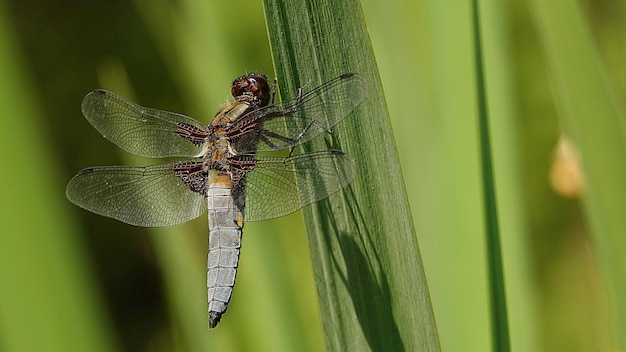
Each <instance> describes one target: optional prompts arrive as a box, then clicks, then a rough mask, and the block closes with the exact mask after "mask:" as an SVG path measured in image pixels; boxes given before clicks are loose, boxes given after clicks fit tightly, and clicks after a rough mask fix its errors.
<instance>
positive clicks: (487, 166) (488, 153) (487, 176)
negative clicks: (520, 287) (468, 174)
mask: <svg viewBox="0 0 626 352" xmlns="http://www.w3.org/2000/svg"><path fill="white" fill-rule="evenodd" d="M472 5H473V11H472V22H473V30H474V53H475V56H474V59H475V62H474V64H475V65H476V86H477V87H476V92H477V93H478V96H477V99H478V104H477V105H478V122H479V133H480V154H481V164H482V180H483V201H484V206H485V231H486V243H487V267H488V271H489V294H490V303H491V329H492V332H491V334H492V336H491V337H492V343H493V349H494V350H495V351H509V350H510V349H511V347H510V342H509V324H508V317H507V307H506V293H505V288H504V273H503V272H504V270H503V268H502V250H501V245H500V229H499V225H498V207H497V204H496V185H495V181H494V174H493V172H494V170H493V161H492V154H493V152H492V150H491V140H490V137H489V116H488V113H487V90H486V87H485V78H484V74H485V73H484V67H483V54H482V40H481V33H480V16H479V15H480V14H479V8H478V0H473V1H472Z"/></svg>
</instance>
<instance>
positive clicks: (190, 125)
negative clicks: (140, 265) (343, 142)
mask: <svg viewBox="0 0 626 352" xmlns="http://www.w3.org/2000/svg"><path fill="white" fill-rule="evenodd" d="M307 86H308V85H305V86H304V87H301V88H299V89H298V91H297V94H296V97H295V98H293V99H290V100H286V101H283V102H281V103H276V102H275V101H274V100H275V95H276V84H275V83H274V84H273V85H270V84H269V83H268V78H267V76H266V75H264V74H261V73H258V74H257V73H250V74H246V75H243V76H241V77H238V78H237V79H235V80H234V81H233V83H232V86H231V94H232V96H233V98H232V99H231V101H229V102H228V103H227V104H226V106H225V107H224V108H223V109H221V110H220V111H218V112H217V114H216V115H215V116H214V117H213V118H212V120H211V121H210V123H209V124H208V125H205V124H203V123H201V122H199V121H197V120H195V119H193V118H191V117H189V116H186V115H182V114H178V113H173V112H168V111H163V110H156V109H151V108H147V107H143V106H141V105H138V104H136V103H133V102H131V101H128V100H126V99H124V98H122V97H121V96H119V95H116V94H114V93H112V92H109V91H106V90H101V89H98V90H94V91H92V92H90V93H89V94H87V95H86V96H85V98H84V99H83V102H82V105H81V108H82V112H83V115H84V116H85V118H86V119H87V120H88V121H89V123H91V125H92V126H93V127H94V128H95V129H96V130H97V131H98V132H99V133H100V134H102V135H103V136H104V137H105V138H107V139H108V140H109V141H111V142H113V143H114V144H116V145H117V146H118V147H120V148H121V149H123V150H124V151H126V152H129V153H131V154H135V155H138V156H142V157H148V158H174V160H173V161H167V162H164V163H161V164H156V165H150V166H143V167H137V166H98V167H89V168H86V169H83V170H81V171H79V172H78V174H77V175H76V176H74V177H73V178H72V179H71V180H70V181H69V183H68V185H67V188H66V196H67V198H68V199H69V200H70V201H71V202H73V203H74V204H76V205H78V206H79V207H82V208H84V209H86V210H88V211H91V212H93V213H96V214H99V215H103V216H106V217H110V218H113V219H116V220H119V221H121V222H124V223H127V224H130V225H135V226H142V227H166V226H173V225H179V224H182V223H185V222H187V221H189V220H192V219H194V218H197V217H198V216H200V215H202V214H204V213H208V227H209V250H208V259H207V295H208V324H209V328H214V327H216V326H217V324H218V323H219V322H220V320H221V318H222V315H223V314H224V313H225V312H226V309H227V307H228V304H229V303H230V299H231V295H232V291H233V287H234V284H235V276H236V274H237V267H238V263H239V255H240V249H241V239H242V235H243V226H244V222H246V221H261V220H267V219H272V218H276V217H280V216H284V215H287V214H290V213H293V212H295V211H297V210H299V209H300V208H302V207H304V206H306V205H308V204H311V203H314V202H317V201H319V200H322V199H324V198H326V197H328V196H329V195H331V194H333V193H335V192H337V191H339V190H341V189H342V188H344V187H346V186H347V185H348V184H349V183H351V182H352V180H353V179H354V178H355V177H356V166H355V162H354V161H353V159H352V158H350V156H348V155H347V154H346V153H344V152H342V151H340V150H335V149H329V150H318V151H313V152H307V153H301V154H295V155H294V153H293V151H294V149H295V147H297V146H299V145H301V144H303V143H306V142H308V141H310V140H311V139H313V138H315V137H316V136H318V135H320V134H328V133H331V132H332V130H331V128H332V127H333V126H335V125H336V124H337V123H338V122H339V121H341V120H342V119H344V118H345V117H346V116H347V115H349V114H350V113H351V112H352V111H353V110H354V109H355V108H356V107H357V106H358V105H359V104H360V102H361V101H362V100H363V98H364V96H365V81H364V79H363V77H362V76H360V75H359V74H355V73H346V74H343V75H340V76H338V77H336V78H334V79H332V80H330V81H328V82H326V83H324V84H322V85H320V86H318V87H316V88H312V89H310V90H307V89H306V88H307ZM280 150H289V155H287V156H285V155H284V154H287V153H283V155H279V154H280V153H277V152H276V151H280Z"/></svg>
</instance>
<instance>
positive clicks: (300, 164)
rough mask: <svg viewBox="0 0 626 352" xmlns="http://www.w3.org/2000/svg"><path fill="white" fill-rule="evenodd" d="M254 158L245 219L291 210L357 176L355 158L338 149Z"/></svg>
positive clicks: (330, 192) (342, 185)
mask: <svg viewBox="0 0 626 352" xmlns="http://www.w3.org/2000/svg"><path fill="white" fill-rule="evenodd" d="M255 158H256V159H257V162H256V165H255V167H254V169H253V170H252V171H251V172H249V173H248V174H247V176H246V187H245V194H246V209H245V219H246V220H248V221H260V220H266V219H272V218H276V217H280V216H284V215H287V214H290V213H293V212H294V211H296V210H298V209H300V208H302V207H303V206H305V205H307V204H311V203H313V202H316V201H318V200H322V199H324V198H326V197H328V196H329V195H330V194H332V193H334V192H336V191H338V190H340V189H342V188H343V187H345V186H346V185H348V184H349V183H350V182H352V180H353V179H354V177H355V176H356V167H355V163H354V161H353V160H352V159H351V158H350V157H349V156H348V155H346V154H345V153H343V152H341V151H338V150H325V151H320V152H314V153H308V154H301V155H296V156H292V157H288V158H284V157H271V156H256V157H255Z"/></svg>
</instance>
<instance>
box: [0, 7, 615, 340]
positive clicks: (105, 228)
mask: <svg viewBox="0 0 626 352" xmlns="http://www.w3.org/2000/svg"><path fill="white" fill-rule="evenodd" d="M362 3H363V8H364V14H365V18H366V20H367V24H368V30H369V35H370V36H371V39H372V42H373V44H374V50H375V53H376V57H377V61H378V65H379V69H380V74H381V79H382V82H383V86H384V88H385V98H386V100H387V103H388V107H389V111H390V115H391V118H392V126H393V132H394V136H395V138H396V145H397V147H398V153H399V156H400V159H401V165H402V171H403V176H404V180H405V184H406V188H407V192H408V195H409V199H410V202H411V210H412V214H413V220H414V223H415V226H416V228H417V236H418V241H419V244H420V250H421V253H422V258H423V260H424V267H425V270H426V277H427V279H428V283H429V288H430V295H431V298H432V302H433V307H434V313H435V317H436V321H437V327H438V330H439V337H440V341H441V345H442V349H443V350H449V351H459V350H472V351H482V350H487V349H488V348H489V340H490V338H489V335H488V334H489V331H490V330H489V329H488V324H489V322H488V316H489V314H488V305H487V301H486V299H487V294H486V282H485V270H484V265H485V264H484V253H483V247H484V243H483V242H484V239H483V225H482V219H483V216H482V213H481V209H482V208H481V205H480V204H481V203H480V202H481V198H480V188H479V187H480V182H479V171H478V170H479V168H478V150H477V133H476V127H477V124H476V118H475V114H476V106H475V92H474V87H475V84H474V81H473V77H474V72H473V70H474V62H473V56H472V50H471V45H472V44H471V43H472V42H471V35H470V30H471V25H470V19H471V17H470V12H469V10H470V7H469V6H470V4H469V2H467V3H465V2H463V3H460V2H458V1H454V2H452V1H436V0H420V1H417V2H406V1H375V0H363V1H362ZM537 3H538V2H534V3H531V4H532V5H533V7H529V3H527V2H525V1H520V0H509V1H506V2H500V1H484V2H482V3H481V10H482V14H481V19H482V21H483V23H482V28H483V36H484V45H485V47H484V49H485V70H486V76H487V90H488V96H487V100H488V103H489V109H490V116H491V123H492V125H491V136H492V138H493V146H494V157H495V174H496V186H497V196H498V208H499V215H500V224H501V230H502V234H503V256H504V261H505V280H506V284H507V298H508V303H509V320H510V328H511V329H510V330H511V341H512V346H513V349H514V350H519V351H541V350H543V351H602V350H611V349H612V348H614V347H615V345H614V341H616V337H619V336H626V332H624V331H619V330H614V331H611V327H612V323H613V321H614V320H613V319H612V318H613V317H612V316H611V314H610V312H612V311H613V308H612V306H611V304H612V303H611V301H609V300H608V299H607V297H614V296H615V292H613V293H609V292H608V291H607V289H606V287H605V285H604V283H605V282H606V277H607V276H605V274H607V273H608V272H611V271H613V270H611V267H610V265H611V261H610V260H609V261H606V260H605V258H603V257H602V256H603V255H604V254H605V253H603V252H602V251H596V249H598V248H607V244H606V243H607V242H603V243H602V245H601V246H597V244H598V242H597V239H598V238H599V237H597V236H596V235H597V233H594V232H593V231H596V232H597V231H598V229H602V226H598V225H597V221H598V220H597V218H594V220H593V221H591V222H589V218H588V217H587V215H588V214H590V212H589V210H588V209H589V208H588V206H587V205H588V203H585V205H586V206H585V207H582V206H581V205H582V203H583V201H584V200H583V199H585V198H584V195H586V194H587V193H585V192H586V191H587V189H586V187H589V186H592V185H593V184H587V183H585V176H586V175H585V168H584V167H587V166H589V165H590V164H589V163H586V162H585V159H584V158H582V159H579V158H577V157H563V153H562V152H559V150H560V148H561V147H558V146H559V145H562V142H559V141H562V140H563V138H567V139H568V140H569V141H570V143H572V144H573V148H572V150H574V151H575V150H577V148H580V147H581V146H580V145H578V144H577V138H580V137H579V136H570V135H568V134H569V133H571V131H570V130H569V129H568V130H565V131H564V128H563V124H562V122H561V121H563V120H564V119H565V118H567V116H568V115H567V114H568V113H569V112H568V111H567V109H566V108H565V107H564V105H563V100H562V99H563V97H564V96H567V95H563V93H564V92H563V89H562V88H561V86H560V85H559V83H557V82H558V79H562V77H561V78H559V77H558V76H557V75H556V72H559V71H558V70H556V69H555V66H554V65H560V64H559V61H558V60H555V59H554V57H553V56H551V55H552V54H554V53H552V54H550V55H547V53H548V52H549V51H547V50H546V48H549V46H548V45H549V43H548V42H546V39H549V38H546V35H547V34H548V33H546V32H545V31H546V30H547V28H550V26H547V25H546V22H545V21H558V20H559V18H561V17H559V16H557V17H556V18H551V17H546V12H543V11H546V10H545V9H543V8H542V7H541V6H539V5H537ZM559 3H560V4H561V6H577V9H578V10H580V14H581V15H582V17H581V18H580V23H582V24H583V25H584V29H585V30H588V32H586V33H588V34H589V37H588V38H586V39H585V40H586V41H587V42H589V43H591V45H590V46H589V47H586V50H592V51H593V53H594V56H596V57H597V60H598V61H597V64H598V65H600V68H601V71H602V72H603V73H602V77H600V80H602V81H603V82H605V83H606V85H607V87H608V88H609V90H610V91H611V92H612V93H613V94H614V96H613V99H614V100H615V101H616V102H617V106H618V108H619V109H621V111H624V109H626V103H625V101H626V99H625V97H626V70H624V64H623V63H624V62H625V61H626V57H625V56H624V53H625V52H626V38H625V37H626V34H625V33H626V8H625V5H624V3H623V2H619V1H609V0H603V1H593V2H591V1H589V2H584V1H576V2H573V1H572V2H567V1H561V2H559ZM563 13H566V12H563ZM562 17H564V16H562ZM553 24H555V23H553ZM555 25H556V24H555ZM572 33H579V32H578V31H576V32H574V31H572ZM574 42H576V41H575V40H574ZM346 45H349V43H347V44H346ZM574 60H576V57H571V61H574ZM582 67H584V66H582ZM249 71H263V72H265V73H267V74H269V75H270V76H273V69H272V63H271V56H270V50H269V45H268V40H267V32H266V25H265V23H264V17H263V9H262V4H261V3H260V2H259V1H255V2H245V3H243V2H206V1H192V0H181V1H160V2H151V1H147V0H136V1H135V2H132V3H129V2H124V1H117V0H114V1H106V2H102V1H100V2H97V1H75V2H67V1H66V2H31V1H4V2H2V4H1V5H0V111H1V112H2V114H1V115H2V121H3V125H2V126H3V129H2V138H0V147H2V148H1V150H0V156H1V158H0V161H1V162H2V168H1V169H0V170H2V172H1V173H0V190H1V191H2V193H1V197H0V214H2V215H1V216H0V219H2V222H1V224H0V280H1V281H0V349H1V350H3V351H25V350H35V349H38V350H55V349H56V350H63V351H69V350H71V348H74V349H75V350H81V351H83V350H98V349H100V350H103V351H104V350H106V351H111V350H116V349H117V350H128V351H141V350H149V351H169V350H206V349H209V348H211V349H221V350H229V349H231V350H246V349H247V350H253V349H254V350H259V349H267V350H284V351H290V350H303V349H310V350H320V349H323V346H324V342H323V340H322V339H323V335H322V331H321V324H320V320H319V319H320V318H319V316H318V310H317V303H316V299H317V297H316V292H315V289H314V285H313V279H312V269H311V264H310V261H309V255H308V248H307V243H306V237H305V234H304V233H303V228H304V227H303V225H301V220H300V215H298V214H296V215H293V216H291V217H288V218H285V219H278V220H273V221H269V222H262V223H250V224H246V228H245V233H246V236H244V244H243V252H242V258H241V270H240V272H239V274H238V277H237V286H236V289H235V292H234V297H233V301H232V305H231V307H230V308H229V311H228V313H227V314H226V315H225V316H224V320H223V322H222V323H221V324H220V326H219V327H218V328H217V329H216V330H213V331H208V330H207V329H206V312H205V305H204V304H205V303H204V299H205V298H204V297H205V296H204V295H205V274H204V273H205V255H206V235H207V229H206V218H204V217H202V218H200V219H198V220H196V221H193V222H191V223H189V224H186V225H183V226H180V227H175V228H172V229H163V230H157V231H148V230H145V229H141V228H135V227H131V226H128V225H125V224H121V223H118V222H116V221H113V220H110V219H105V218H101V217H98V216H96V215H93V214H89V213H86V212H84V211H82V210H81V209H78V208H76V207H74V206H73V205H71V204H70V203H69V202H67V201H66V199H65V198H64V195H63V193H64V185H65V182H66V180H69V178H70V177H71V176H72V175H73V174H74V173H75V172H77V171H78V170H79V169H81V168H83V167H87V166H92V165H112V164H123V163H131V162H133V163H139V164H148V163H151V162H152V161H149V160H132V161H131V160H129V158H128V156H126V155H125V154H123V152H121V151H119V150H118V149H116V147H115V146H114V145H112V144H110V143H109V142H108V141H106V140H104V139H103V138H101V137H100V136H99V135H98V134H97V132H95V130H93V129H92V128H91V126H89V124H88V123H87V122H86V121H85V120H84V119H83V118H82V116H81V114H80V101H81V99H82V97H83V96H84V95H85V94H86V93H87V92H88V91H90V90H91V89H94V88H98V87H100V88H107V89H111V90H115V91H117V92H118V93H120V94H123V95H125V96H127V97H129V98H132V99H133V100H135V101H137V102H139V103H141V104H143V105H146V106H150V107H155V108H159V109H165V110H170V111H177V112H181V113H185V114H187V115H190V116H194V117H196V118H197V119H199V120H201V121H204V122H207V121H208V120H209V119H210V118H211V117H212V116H213V114H214V113H215V112H216V111H217V109H218V108H219V106H220V104H221V103H222V102H223V101H225V100H226V99H227V98H228V96H229V85H230V81H231V80H232V79H233V78H234V77H236V76H237V75H239V74H241V73H243V72H249ZM565 72H567V71H565ZM570 75H571V74H570ZM583 88H584V86H583ZM281 93H282V94H286V95H289V92H281ZM557 97H558V99H559V100H557ZM591 97H593V95H592V94H588V95H585V94H581V95H577V98H576V99H583V100H584V99H586V98H591ZM566 102H567V101H566ZM590 103H591V104H596V103H598V102H597V101H595V100H594V101H592V102H590ZM600 104H601V103H600ZM616 116H618V118H619V119H620V120H619V121H618V122H617V123H618V125H621V126H623V125H624V116H623V115H619V114H617V115H616ZM363 123H367V121H363ZM612 132H613V133H615V131H612ZM564 134H565V137H563V136H564ZM621 135H622V137H623V136H624V132H623V130H622V132H621ZM601 142H602V140H600V141H598V143H601ZM581 154H583V156H585V153H581ZM568 155H571V154H568ZM618 157H619V156H618ZM622 159H623V158H622ZM577 161H581V162H582V165H583V168H582V169H581V168H580V165H581V164H578V163H577ZM555 170H556V171H555ZM567 170H573V171H571V175H572V176H571V177H572V178H578V180H580V179H582V180H583V182H582V183H581V182H571V178H569V177H568V176H567V175H568V174H569V172H568V171H567ZM581 170H582V172H581ZM555 173H558V174H559V175H561V177H560V178H559V177H555V176H554V174H555ZM551 175H552V176H551ZM580 175H582V178H581V177H580ZM559 179H561V180H564V181H563V182H569V183H568V184H566V185H564V186H563V187H559V186H551V183H550V182H553V183H554V182H559V181H558V180H559ZM572 185H573V186H572ZM577 185H578V186H577ZM581 187H582V188H581ZM603 187H607V189H609V190H611V189H612V190H613V191H614V194H615V195H617V196H619V195H622V196H623V195H624V194H626V192H623V185H622V184H621V183H617V182H613V183H609V184H604V185H603ZM562 189H567V192H565V193H563V194H564V195H561V194H560V193H558V192H559V191H560V190H562ZM613 211H616V212H621V213H625V212H626V209H613ZM591 213H593V212H591ZM590 224H592V225H593V226H590ZM592 233H593V236H592ZM389 235H390V236H392V235H393V234H389ZM601 235H602V234H601ZM610 235H611V236H614V238H617V240H619V239H620V237H622V238H623V236H624V234H620V233H611V234H610ZM621 241H623V240H621ZM608 243H609V244H608V246H610V245H611V243H610V242H608ZM621 243H622V244H623V242H621ZM614 248H615V249H620V248H624V247H623V246H620V242H614ZM607 265H608V267H607ZM621 270H623V268H622V269H621ZM615 272H618V273H619V272H620V270H615ZM612 288H613V289H615V288H617V289H619V287H612ZM621 297H622V298H621V299H623V297H626V292H621ZM618 298H619V297H618ZM372 304H376V302H372ZM618 318H619V317H618ZM621 318H622V319H623V318H624V317H621ZM622 328H624V327H623V326H622ZM86 346H87V347H86ZM621 348H622V349H623V348H624V346H621Z"/></svg>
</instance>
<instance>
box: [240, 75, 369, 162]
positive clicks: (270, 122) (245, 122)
mask: <svg viewBox="0 0 626 352" xmlns="http://www.w3.org/2000/svg"><path fill="white" fill-rule="evenodd" d="M366 89H367V84H366V82H365V79H364V78H363V77H362V76H361V75H358V74H356V73H347V74H344V75H341V76H339V77H337V78H335V79H332V80H330V81H328V82H326V83H324V84H322V85H321V86H319V87H317V88H315V89H313V90H311V91H309V92H307V93H305V94H303V95H302V96H301V97H300V98H296V99H294V100H291V101H288V102H284V103H281V104H277V105H270V106H268V107H265V108H262V109H258V110H254V111H251V112H250V113H248V114H246V115H244V116H243V117H242V118H241V119H240V120H239V121H238V122H237V123H236V124H235V126H234V128H233V129H234V130H246V128H245V127H246V126H258V128H256V129H254V130H253V131H251V129H247V130H246V131H249V132H248V133H254V134H255V138H242V140H252V141H254V142H257V141H258V144H256V145H245V146H240V147H239V150H240V151H241V152H253V151H255V150H258V151H268V150H280V149H285V148H289V147H293V146H295V145H298V144H301V143H304V142H307V141H309V140H311V139H312V138H314V137H315V136H317V135H319V134H320V133H322V132H330V129H331V127H333V126H335V125H336V124H337V123H338V122H339V121H341V120H342V119H343V118H344V117H346V116H347V115H348V114H350V113H351V112H352V111H353V110H354V109H355V108H356V106H357V105H358V104H359V103H360V102H361V101H362V100H363V98H364V97H365V95H366ZM246 137H247V136H246ZM236 143H237V142H236V141H235V144H236Z"/></svg>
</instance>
